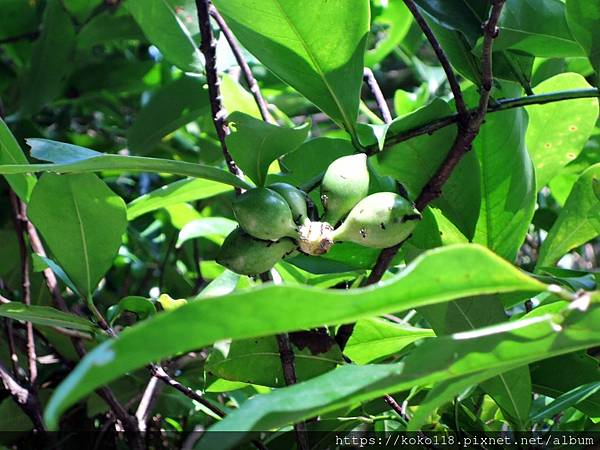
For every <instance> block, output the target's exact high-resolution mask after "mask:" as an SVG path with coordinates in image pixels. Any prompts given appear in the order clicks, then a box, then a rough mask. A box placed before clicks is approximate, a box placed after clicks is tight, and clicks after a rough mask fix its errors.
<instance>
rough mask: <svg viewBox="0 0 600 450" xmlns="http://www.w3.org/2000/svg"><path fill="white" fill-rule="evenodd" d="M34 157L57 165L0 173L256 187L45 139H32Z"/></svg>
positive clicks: (204, 169)
mask: <svg viewBox="0 0 600 450" xmlns="http://www.w3.org/2000/svg"><path fill="white" fill-rule="evenodd" d="M27 143H28V144H29V145H30V146H31V148H32V150H31V155H32V156H33V157H34V158H38V159H42V160H46V161H53V162H55V163H56V164H28V165H5V166H0V174H3V175H12V174H20V173H30V172H55V173H74V172H76V173H81V172H101V171H103V170H117V171H122V172H154V173H170V174H173V175H183V176H190V177H196V178H204V179H206V180H212V181H217V182H220V183H224V184H229V185H231V186H238V187H242V188H244V189H250V188H251V187H252V186H251V185H249V184H248V183H246V182H244V181H242V180H240V179H239V178H237V177H235V176H234V175H232V174H231V173H229V172H227V171H225V170H222V169H218V168H216V167H211V166H205V165H202V164H193V163H188V162H184V161H175V160H171V159H159V158H145V157H142V156H122V155H111V154H107V153H100V152H96V151H94V150H90V149H87V148H83V147H78V146H76V145H71V144H65V143H62V142H55V141H48V140H45V139H28V140H27Z"/></svg>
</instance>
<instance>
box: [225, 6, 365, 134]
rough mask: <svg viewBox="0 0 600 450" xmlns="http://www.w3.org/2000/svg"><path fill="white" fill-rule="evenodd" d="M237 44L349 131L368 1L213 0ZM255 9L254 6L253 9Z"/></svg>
mask: <svg viewBox="0 0 600 450" xmlns="http://www.w3.org/2000/svg"><path fill="white" fill-rule="evenodd" d="M214 3H215V6H216V7H217V8H218V9H219V11H220V12H221V14H222V15H223V16H224V17H225V20H227V23H228V24H229V26H230V27H231V28H232V30H233V32H234V33H235V35H236V37H237V38H238V39H239V40H240V41H241V43H242V44H243V46H244V47H245V48H247V49H248V50H249V51H250V52H251V53H252V54H254V55H255V56H256V57H257V58H258V59H259V60H260V62H262V63H263V64H264V65H265V66H267V68H268V69H270V70H271V71H273V73H275V75H277V76H278V77H279V78H281V79H282V80H283V81H285V82H286V83H288V84H289V85H290V86H292V87H293V88H295V89H296V90H297V91H298V92H300V94H302V95H304V96H305V97H306V98H307V99H308V100H310V101H311V102H313V103H314V104H315V105H317V106H318V107H319V108H320V109H322V110H323V111H324V112H325V113H326V114H328V115H329V116H330V117H331V118H332V119H333V120H334V121H335V122H336V123H337V124H338V125H340V126H343V127H344V128H345V129H346V130H347V131H348V132H349V133H351V134H352V135H354V134H355V126H356V123H355V122H356V118H357V114H358V106H359V99H360V89H361V85H362V75H363V67H364V63H363V59H364V52H365V45H366V40H367V33H368V31H369V2H368V1H367V0H355V1H354V2H353V5H352V8H349V7H348V4H347V2H346V1H345V0H313V1H311V2H308V3H307V2H298V1H296V0H217V1H215V2H214ZM259 11H260V13H259V14H257V12H259Z"/></svg>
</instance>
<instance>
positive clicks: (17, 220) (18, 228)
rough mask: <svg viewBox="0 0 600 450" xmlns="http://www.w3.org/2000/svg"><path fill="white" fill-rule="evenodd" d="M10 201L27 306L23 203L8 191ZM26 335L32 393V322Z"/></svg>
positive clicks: (28, 286) (34, 375)
mask: <svg viewBox="0 0 600 450" xmlns="http://www.w3.org/2000/svg"><path fill="white" fill-rule="evenodd" d="M10 201H11V205H12V208H13V222H14V226H15V233H16V234H17V241H18V243H19V250H20V253H21V292H22V297H23V303H25V304H26V305H27V306H31V280H30V273H29V249H28V248H27V244H26V242H25V235H24V232H25V228H26V227H25V223H26V221H27V219H26V218H25V204H24V203H23V201H22V200H20V199H19V198H18V197H17V196H16V194H15V193H14V192H13V191H12V190H11V191H10ZM25 326H26V335H27V367H28V369H29V383H30V384H31V391H32V392H33V393H34V395H35V392H36V391H37V389H36V383H37V376H38V371H37V356H36V352H35V340H34V338H33V323H31V322H25Z"/></svg>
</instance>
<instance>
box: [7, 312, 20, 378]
mask: <svg viewBox="0 0 600 450" xmlns="http://www.w3.org/2000/svg"><path fill="white" fill-rule="evenodd" d="M4 325H5V326H4V332H5V334H6V341H7V342H8V354H9V357H10V367H11V369H12V372H13V374H14V375H15V377H18V375H19V357H18V356H17V351H16V347H15V335H14V333H13V331H14V330H13V323H12V320H11V319H4Z"/></svg>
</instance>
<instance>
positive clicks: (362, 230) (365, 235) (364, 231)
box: [359, 228, 367, 239]
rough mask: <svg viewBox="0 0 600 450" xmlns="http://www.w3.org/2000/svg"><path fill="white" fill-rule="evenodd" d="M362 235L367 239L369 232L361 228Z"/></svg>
mask: <svg viewBox="0 0 600 450" xmlns="http://www.w3.org/2000/svg"><path fill="white" fill-rule="evenodd" d="M359 233H360V235H361V236H362V238H363V239H366V238H367V230H365V229H364V228H361V229H360V231H359Z"/></svg>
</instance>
